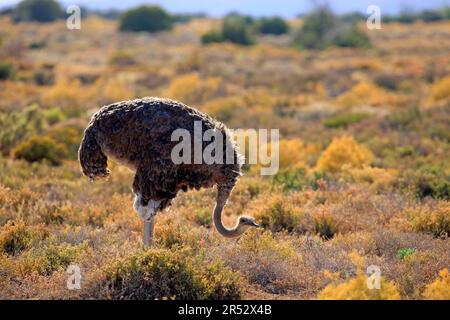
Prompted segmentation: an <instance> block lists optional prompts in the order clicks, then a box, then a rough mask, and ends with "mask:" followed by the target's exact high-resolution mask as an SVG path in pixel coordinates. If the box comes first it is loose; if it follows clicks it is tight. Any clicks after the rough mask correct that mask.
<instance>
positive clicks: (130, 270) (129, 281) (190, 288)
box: [105, 248, 241, 300]
mask: <svg viewBox="0 0 450 320" xmlns="http://www.w3.org/2000/svg"><path fill="white" fill-rule="evenodd" d="M105 275H106V283H105V285H106V286H107V287H108V289H109V292H110V295H111V296H112V297H113V298H114V299H125V300H135V299H136V300H143V299H164V298H166V299H180V300H203V299H237V298H240V297H241V288H240V281H241V280H240V276H239V275H237V274H235V273H233V272H232V271H231V270H230V269H228V268H227V267H225V266H224V265H223V264H222V263H221V262H215V263H210V262H207V261H205V260H204V259H203V258H202V256H201V255H193V254H192V252H191V251H190V250H187V249H179V248H173V249H171V250H167V249H152V250H149V251H142V252H140V253H137V254H134V255H132V256H131V257H128V258H125V259H122V260H120V261H118V262H114V263H113V264H112V265H109V266H107V267H106V268H105Z"/></svg>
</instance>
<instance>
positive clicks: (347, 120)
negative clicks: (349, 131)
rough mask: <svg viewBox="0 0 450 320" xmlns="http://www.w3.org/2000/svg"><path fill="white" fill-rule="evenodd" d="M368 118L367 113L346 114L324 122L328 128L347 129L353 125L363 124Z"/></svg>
mask: <svg viewBox="0 0 450 320" xmlns="http://www.w3.org/2000/svg"><path fill="white" fill-rule="evenodd" d="M367 117H368V115H367V114H365V113H345V114H338V115H336V116H334V117H332V118H329V119H326V120H324V121H323V124H324V126H325V127H327V128H341V127H343V128H346V127H348V126H349V125H351V124H354V123H358V122H361V121H362V120H364V119H366V118H367Z"/></svg>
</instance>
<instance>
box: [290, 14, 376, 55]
mask: <svg viewBox="0 0 450 320" xmlns="http://www.w3.org/2000/svg"><path fill="white" fill-rule="evenodd" d="M294 44H295V45H296V46H297V47H299V48H301V49H318V50H322V49H326V48H328V47H330V46H339V47H355V48H367V47H370V40H369V38H368V37H367V35H366V34H365V33H364V32H363V31H361V30H359V29H358V27H357V24H356V23H353V22H351V23H349V22H346V21H345V19H339V18H338V17H336V16H335V15H334V14H333V13H332V12H331V10H330V9H329V8H328V7H327V6H319V7H318V8H317V9H315V10H314V11H312V12H311V13H310V14H308V15H306V16H305V17H304V19H303V26H302V28H301V29H300V32H298V34H297V35H296V36H295V37H294Z"/></svg>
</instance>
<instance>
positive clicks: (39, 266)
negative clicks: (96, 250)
mask: <svg viewBox="0 0 450 320" xmlns="http://www.w3.org/2000/svg"><path fill="white" fill-rule="evenodd" d="M89 250H90V247H89V243H88V240H85V241H84V242H82V243H79V244H75V245H72V244H69V243H57V242H56V239H55V238H51V239H49V242H48V243H47V244H45V245H43V246H42V247H39V248H32V249H31V250H30V251H29V252H27V254H26V256H25V257H24V260H23V262H22V263H21V265H20V268H21V271H22V273H24V274H29V273H33V272H36V273H38V274H40V275H44V276H49V275H51V274H52V273H53V272H55V271H57V270H60V269H66V268H67V267H68V266H69V265H70V264H71V263H74V262H80V261H81V259H82V258H83V257H84V256H85V254H86V253H87V252H88V251H89Z"/></svg>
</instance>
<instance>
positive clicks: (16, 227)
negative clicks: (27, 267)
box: [0, 220, 45, 255]
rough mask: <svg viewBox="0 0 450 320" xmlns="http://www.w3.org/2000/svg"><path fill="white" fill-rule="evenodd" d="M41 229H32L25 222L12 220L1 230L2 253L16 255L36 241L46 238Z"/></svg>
mask: <svg viewBox="0 0 450 320" xmlns="http://www.w3.org/2000/svg"><path fill="white" fill-rule="evenodd" d="M44 235H45V233H44V231H43V230H41V229H40V228H36V227H34V228H30V227H27V226H26V225H25V222H24V221H23V220H18V221H13V220H10V221H9V222H7V223H6V224H5V225H4V226H2V227H1V228H0V253H1V252H6V253H7V254H11V255H15V254H18V253H20V252H22V251H23V250H25V249H27V248H29V247H30V245H31V243H32V242H33V241H34V240H37V239H40V238H42V237H44Z"/></svg>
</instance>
